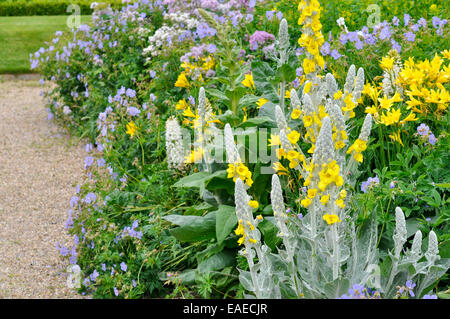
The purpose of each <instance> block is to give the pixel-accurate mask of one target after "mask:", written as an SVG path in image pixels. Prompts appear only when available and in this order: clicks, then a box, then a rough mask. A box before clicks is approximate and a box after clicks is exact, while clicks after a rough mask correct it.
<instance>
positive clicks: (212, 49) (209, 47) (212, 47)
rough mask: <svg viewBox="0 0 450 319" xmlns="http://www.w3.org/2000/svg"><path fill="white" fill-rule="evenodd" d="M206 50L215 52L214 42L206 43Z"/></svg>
mask: <svg viewBox="0 0 450 319" xmlns="http://www.w3.org/2000/svg"><path fill="white" fill-rule="evenodd" d="M206 50H207V51H208V52H209V53H211V54H212V53H215V52H216V51H217V47H216V45H215V44H213V43H211V44H210V45H208V47H207V48H206Z"/></svg>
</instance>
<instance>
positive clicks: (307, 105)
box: [302, 93, 314, 114]
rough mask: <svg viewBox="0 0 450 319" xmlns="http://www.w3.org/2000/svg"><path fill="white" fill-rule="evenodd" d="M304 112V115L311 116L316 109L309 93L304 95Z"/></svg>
mask: <svg viewBox="0 0 450 319" xmlns="http://www.w3.org/2000/svg"><path fill="white" fill-rule="evenodd" d="M302 111H303V113H304V114H311V113H312V112H314V107H313V104H312V100H311V97H310V96H309V94H307V93H306V94H303V110H302Z"/></svg>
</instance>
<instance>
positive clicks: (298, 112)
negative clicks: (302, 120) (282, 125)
mask: <svg viewBox="0 0 450 319" xmlns="http://www.w3.org/2000/svg"><path fill="white" fill-rule="evenodd" d="M301 114H302V111H301V110H299V109H294V110H293V111H292V113H291V117H292V119H293V120H296V119H298V118H299V117H300V115H301Z"/></svg>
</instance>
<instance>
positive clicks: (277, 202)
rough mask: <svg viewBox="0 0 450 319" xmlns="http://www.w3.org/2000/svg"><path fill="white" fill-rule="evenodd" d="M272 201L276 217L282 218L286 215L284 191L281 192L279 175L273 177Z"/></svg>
mask: <svg viewBox="0 0 450 319" xmlns="http://www.w3.org/2000/svg"><path fill="white" fill-rule="evenodd" d="M270 200H271V202H272V209H273V211H274V212H275V213H276V214H275V216H278V215H279V216H281V215H282V214H285V213H286V208H285V206H284V200H283V191H282V190H281V184H280V179H279V178H278V175H277V174H273V175H272V190H271V192H270Z"/></svg>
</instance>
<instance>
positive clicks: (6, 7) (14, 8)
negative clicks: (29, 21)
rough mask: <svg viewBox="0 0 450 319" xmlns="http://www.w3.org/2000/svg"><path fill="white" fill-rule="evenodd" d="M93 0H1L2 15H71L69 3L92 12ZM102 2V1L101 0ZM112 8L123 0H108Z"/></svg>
mask: <svg viewBox="0 0 450 319" xmlns="http://www.w3.org/2000/svg"><path fill="white" fill-rule="evenodd" d="M92 2H94V1H93V0H32V1H30V0H7V1H2V0H0V16H34V15H38V16H42V15H71V14H73V12H67V8H68V6H69V5H78V6H79V7H80V14H82V15H86V14H91V13H92V11H93V10H92V9H91V8H90V5H91V3H92ZM99 2H101V1H99ZM106 2H108V3H110V4H111V7H112V8H119V7H121V6H122V0H108V1H106Z"/></svg>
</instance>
